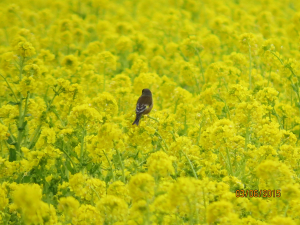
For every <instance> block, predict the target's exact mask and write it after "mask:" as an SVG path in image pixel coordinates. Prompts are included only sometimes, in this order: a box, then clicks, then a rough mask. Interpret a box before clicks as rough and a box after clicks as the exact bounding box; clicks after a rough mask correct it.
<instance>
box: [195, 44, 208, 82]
mask: <svg viewBox="0 0 300 225" xmlns="http://www.w3.org/2000/svg"><path fill="white" fill-rule="evenodd" d="M194 49H195V51H196V53H197V57H198V61H199V64H200V71H201V75H202V78H203V84H204V83H205V77H204V72H203V66H202V60H201V57H200V52H199V50H198V49H197V48H194Z"/></svg>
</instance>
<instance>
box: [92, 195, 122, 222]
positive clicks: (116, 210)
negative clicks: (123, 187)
mask: <svg viewBox="0 0 300 225" xmlns="http://www.w3.org/2000/svg"><path fill="white" fill-rule="evenodd" d="M97 209H98V210H99V211H100V213H101V215H102V217H103V218H105V221H106V222H107V223H116V222H118V221H119V222H124V221H126V219H127V215H128V205H127V203H126V202H125V201H124V200H123V199H120V198H118V197H116V196H113V195H107V196H105V197H103V198H102V199H101V200H100V201H99V202H98V203H97Z"/></svg>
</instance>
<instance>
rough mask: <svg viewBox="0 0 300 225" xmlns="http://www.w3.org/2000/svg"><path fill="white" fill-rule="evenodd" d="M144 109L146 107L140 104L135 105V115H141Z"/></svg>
mask: <svg viewBox="0 0 300 225" xmlns="http://www.w3.org/2000/svg"><path fill="white" fill-rule="evenodd" d="M146 109H147V105H145V104H141V103H137V104H136V109H135V111H136V113H137V114H140V113H143V112H144V111H145V110H146Z"/></svg>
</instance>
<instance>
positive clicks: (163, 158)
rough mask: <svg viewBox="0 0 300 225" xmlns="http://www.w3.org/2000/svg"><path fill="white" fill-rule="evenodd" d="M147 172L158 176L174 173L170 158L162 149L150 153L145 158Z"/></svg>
mask: <svg viewBox="0 0 300 225" xmlns="http://www.w3.org/2000/svg"><path fill="white" fill-rule="evenodd" d="M147 166H148V173H150V174H151V175H153V176H154V177H155V176H158V177H165V176H168V175H169V174H174V167H173V165H172V159H171V158H170V157H169V156H168V155H167V154H166V153H165V152H162V151H158V152H155V153H152V154H151V155H150V156H149V158H148V159H147Z"/></svg>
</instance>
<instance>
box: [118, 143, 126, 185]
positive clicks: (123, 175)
mask: <svg viewBox="0 0 300 225" xmlns="http://www.w3.org/2000/svg"><path fill="white" fill-rule="evenodd" d="M116 151H117V154H118V156H119V160H120V165H121V168H122V180H123V183H124V184H125V173H124V165H123V161H122V158H121V155H120V152H119V150H118V149H116Z"/></svg>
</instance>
